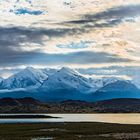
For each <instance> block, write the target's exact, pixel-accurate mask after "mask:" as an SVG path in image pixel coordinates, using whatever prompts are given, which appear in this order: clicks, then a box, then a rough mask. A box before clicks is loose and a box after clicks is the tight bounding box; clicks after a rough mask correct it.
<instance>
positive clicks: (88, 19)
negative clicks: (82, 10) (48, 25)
mask: <svg viewBox="0 0 140 140" xmlns="http://www.w3.org/2000/svg"><path fill="white" fill-rule="evenodd" d="M138 16H140V5H126V6H119V7H113V8H110V9H107V10H105V11H103V12H98V13H93V14H85V15H82V17H81V19H79V20H71V21H69V22H67V23H70V24H79V25H81V24H83V25H85V27H88V28H93V27H94V28H101V27H110V26H114V25H118V24H120V23H122V22H123V21H124V19H127V18H135V17H138ZM126 21H129V22H132V20H126ZM89 23H93V24H90V25H89Z"/></svg>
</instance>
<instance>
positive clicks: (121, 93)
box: [93, 80, 140, 100]
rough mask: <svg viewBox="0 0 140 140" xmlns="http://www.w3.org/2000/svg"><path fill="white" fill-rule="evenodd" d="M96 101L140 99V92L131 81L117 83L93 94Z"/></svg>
mask: <svg viewBox="0 0 140 140" xmlns="http://www.w3.org/2000/svg"><path fill="white" fill-rule="evenodd" d="M93 98H94V99H95V100H106V99H113V98H140V90H139V89H138V88H137V87H136V86H135V85H134V84H132V83H131V82H130V81H121V80H120V81H116V82H114V83H111V84H108V85H106V86H104V87H102V88H100V89H99V90H98V91H96V92H95V93H93Z"/></svg>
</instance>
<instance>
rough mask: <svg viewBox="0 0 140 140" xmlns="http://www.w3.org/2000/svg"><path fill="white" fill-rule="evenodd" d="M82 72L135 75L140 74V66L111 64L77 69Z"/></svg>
mask: <svg viewBox="0 0 140 140" xmlns="http://www.w3.org/2000/svg"><path fill="white" fill-rule="evenodd" d="M77 70H78V71H79V72H80V73H82V74H89V75H107V76H108V75H116V76H117V75H127V76H130V77H133V76H135V75H140V66H125V67H122V66H109V67H101V68H88V69H77Z"/></svg>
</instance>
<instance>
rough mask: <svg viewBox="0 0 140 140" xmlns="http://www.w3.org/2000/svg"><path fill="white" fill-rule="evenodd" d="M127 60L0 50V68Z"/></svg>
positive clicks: (93, 54)
mask: <svg viewBox="0 0 140 140" xmlns="http://www.w3.org/2000/svg"><path fill="white" fill-rule="evenodd" d="M130 61H131V60H129V59H124V58H119V57H118V56H116V55H111V54H108V53H97V52H88V51H87V52H75V53H67V54H48V53H41V52H36V51H34V52H23V51H15V50H12V49H11V48H9V49H8V48H7V49H1V48H0V66H12V67H13V66H16V65H63V64H64V65H65V64H83V65H84V64H96V63H111V62H130Z"/></svg>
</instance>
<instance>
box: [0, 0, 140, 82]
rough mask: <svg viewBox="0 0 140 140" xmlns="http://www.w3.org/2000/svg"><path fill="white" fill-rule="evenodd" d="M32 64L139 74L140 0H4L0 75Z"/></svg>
mask: <svg viewBox="0 0 140 140" xmlns="http://www.w3.org/2000/svg"><path fill="white" fill-rule="evenodd" d="M27 66H32V67H35V68H43V67H53V68H60V67H63V66H65V67H70V68H75V69H77V70H79V71H80V72H81V73H82V74H85V75H91V76H94V77H102V76H117V77H125V78H127V79H134V80H135V81H136V82H139V79H140V0H0V76H2V77H8V76H9V75H10V74H12V73H14V72H15V71H18V70H19V69H22V68H25V67H27Z"/></svg>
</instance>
